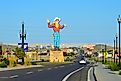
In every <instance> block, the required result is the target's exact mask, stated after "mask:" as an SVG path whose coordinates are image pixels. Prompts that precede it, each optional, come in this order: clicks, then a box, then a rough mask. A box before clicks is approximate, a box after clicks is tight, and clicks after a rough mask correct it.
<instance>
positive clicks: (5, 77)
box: [0, 77, 9, 79]
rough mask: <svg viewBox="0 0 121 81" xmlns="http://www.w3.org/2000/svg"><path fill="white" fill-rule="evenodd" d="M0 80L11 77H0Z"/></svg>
mask: <svg viewBox="0 0 121 81" xmlns="http://www.w3.org/2000/svg"><path fill="white" fill-rule="evenodd" d="M0 78H2V79H5V78H9V77H0Z"/></svg>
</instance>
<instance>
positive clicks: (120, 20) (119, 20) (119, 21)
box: [117, 15, 121, 66]
mask: <svg viewBox="0 0 121 81" xmlns="http://www.w3.org/2000/svg"><path fill="white" fill-rule="evenodd" d="M117 20H118V24H119V66H120V23H121V18H120V15H119V17H118V19H117Z"/></svg>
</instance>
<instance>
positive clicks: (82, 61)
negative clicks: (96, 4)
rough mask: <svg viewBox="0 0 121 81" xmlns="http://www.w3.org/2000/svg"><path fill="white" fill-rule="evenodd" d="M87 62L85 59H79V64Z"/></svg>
mask: <svg viewBox="0 0 121 81" xmlns="http://www.w3.org/2000/svg"><path fill="white" fill-rule="evenodd" d="M86 63H87V62H86V60H85V59H81V60H80V61H79V64H86Z"/></svg>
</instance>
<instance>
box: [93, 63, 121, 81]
mask: <svg viewBox="0 0 121 81" xmlns="http://www.w3.org/2000/svg"><path fill="white" fill-rule="evenodd" d="M95 76H96V79H97V81H121V75H118V72H117V73H116V72H114V71H111V70H110V69H105V67H104V65H102V64H101V63H98V66H96V67H95Z"/></svg>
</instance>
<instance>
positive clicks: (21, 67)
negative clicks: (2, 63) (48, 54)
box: [0, 65, 43, 71]
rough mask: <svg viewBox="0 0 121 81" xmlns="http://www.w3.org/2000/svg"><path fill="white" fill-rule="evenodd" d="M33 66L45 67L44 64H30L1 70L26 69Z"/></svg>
mask: <svg viewBox="0 0 121 81" xmlns="http://www.w3.org/2000/svg"><path fill="white" fill-rule="evenodd" d="M33 67H43V65H30V66H20V67H12V68H0V71H7V70H16V69H25V68H33Z"/></svg>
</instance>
